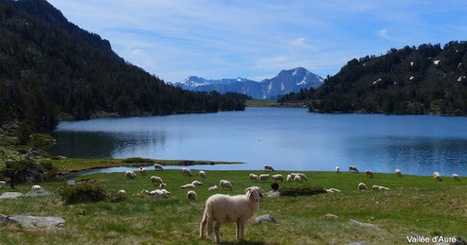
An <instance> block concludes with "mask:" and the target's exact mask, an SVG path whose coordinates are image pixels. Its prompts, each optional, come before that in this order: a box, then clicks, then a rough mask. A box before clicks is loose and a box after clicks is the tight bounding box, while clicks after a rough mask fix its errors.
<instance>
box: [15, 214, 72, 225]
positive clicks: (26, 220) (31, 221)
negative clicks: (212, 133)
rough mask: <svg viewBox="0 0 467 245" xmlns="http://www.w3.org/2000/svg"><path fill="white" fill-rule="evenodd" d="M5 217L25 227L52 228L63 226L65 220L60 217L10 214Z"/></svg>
mask: <svg viewBox="0 0 467 245" xmlns="http://www.w3.org/2000/svg"><path fill="white" fill-rule="evenodd" d="M7 219H8V220H11V221H13V222H18V223H20V224H21V225H22V226H23V227H26V228H52V227H63V226H64V225H65V220H64V219H62V218H60V217H38V216H23V215H11V216H8V217H7Z"/></svg>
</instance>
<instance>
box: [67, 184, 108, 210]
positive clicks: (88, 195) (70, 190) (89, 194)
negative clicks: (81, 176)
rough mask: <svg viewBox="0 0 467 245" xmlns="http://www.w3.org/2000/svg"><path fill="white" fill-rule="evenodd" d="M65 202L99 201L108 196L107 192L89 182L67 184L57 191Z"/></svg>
mask: <svg viewBox="0 0 467 245" xmlns="http://www.w3.org/2000/svg"><path fill="white" fill-rule="evenodd" d="M58 194H59V195H60V196H62V198H63V201H65V204H67V205H70V204H76V203H83V202H100V201H105V200H107V199H108V198H109V194H108V193H107V192H106V191H105V190H104V189H102V188H101V187H99V186H95V185H92V184H89V183H83V184H77V185H73V186H71V185H67V186H66V187H65V188H62V189H60V190H59V191H58Z"/></svg>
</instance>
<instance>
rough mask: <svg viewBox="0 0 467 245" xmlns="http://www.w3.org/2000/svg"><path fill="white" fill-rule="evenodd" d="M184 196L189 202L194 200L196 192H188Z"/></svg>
mask: <svg viewBox="0 0 467 245" xmlns="http://www.w3.org/2000/svg"><path fill="white" fill-rule="evenodd" d="M186 196H187V198H188V199H189V200H193V201H194V200H196V192H195V191H188V192H187V193H186Z"/></svg>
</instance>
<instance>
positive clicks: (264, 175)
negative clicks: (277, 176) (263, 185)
mask: <svg viewBox="0 0 467 245" xmlns="http://www.w3.org/2000/svg"><path fill="white" fill-rule="evenodd" d="M269 177H271V175H270V174H260V175H259V180H261V181H267V180H268V179H269Z"/></svg>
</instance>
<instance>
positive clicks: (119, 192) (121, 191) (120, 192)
mask: <svg viewBox="0 0 467 245" xmlns="http://www.w3.org/2000/svg"><path fill="white" fill-rule="evenodd" d="M118 194H122V195H124V194H126V191H125V190H119V191H118Z"/></svg>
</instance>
